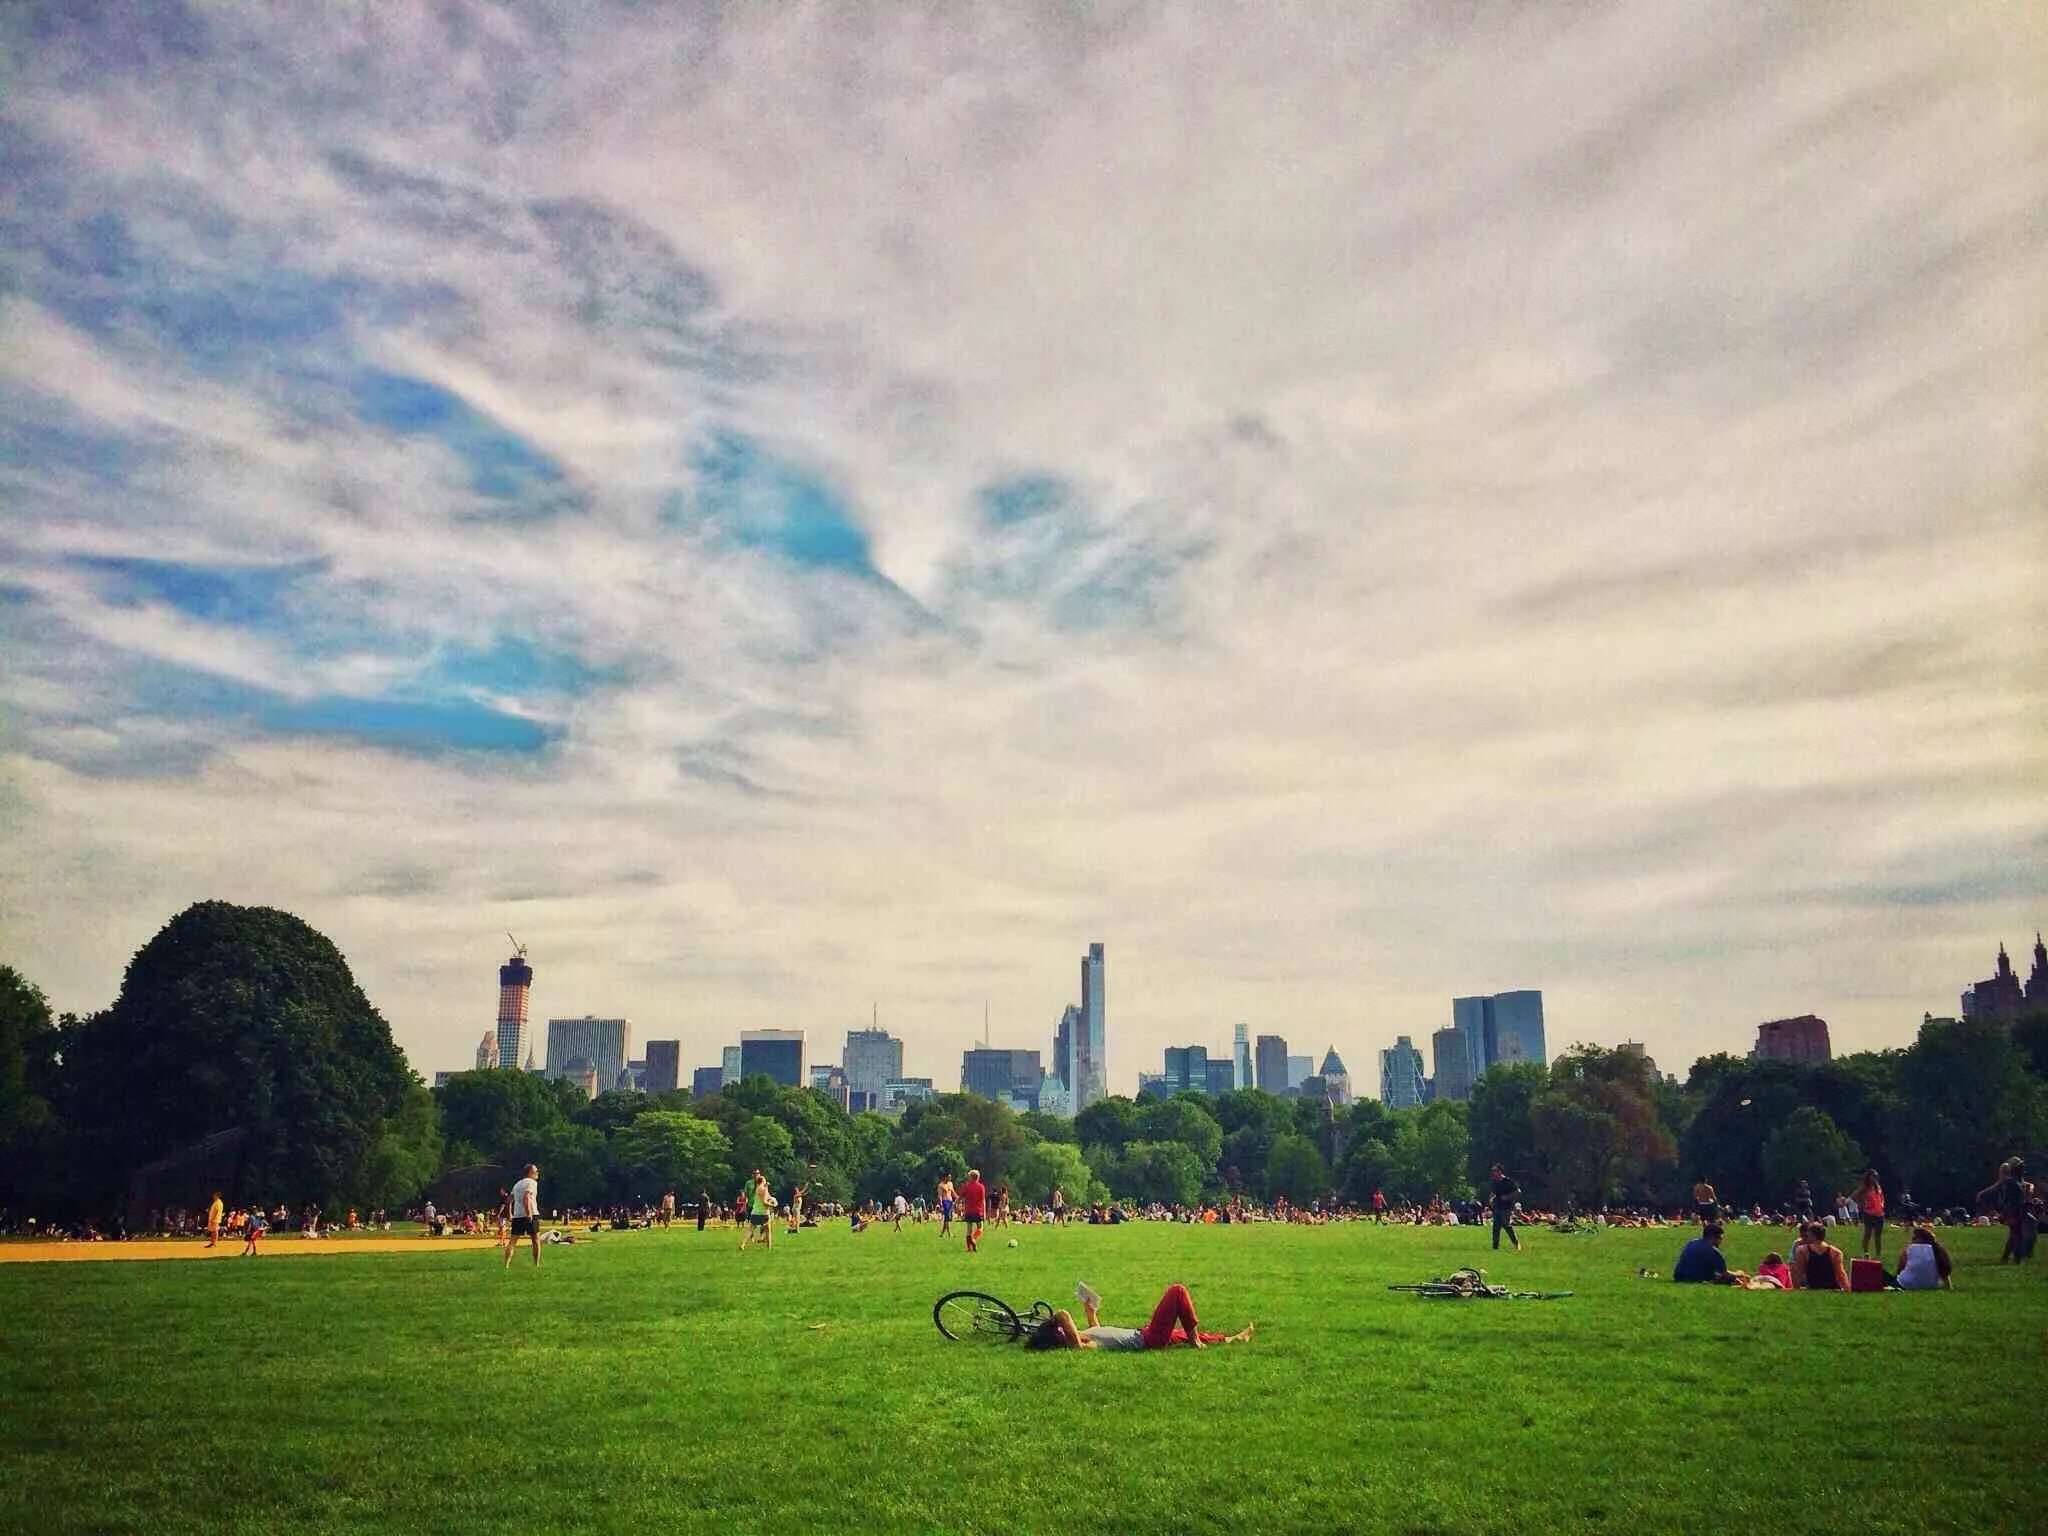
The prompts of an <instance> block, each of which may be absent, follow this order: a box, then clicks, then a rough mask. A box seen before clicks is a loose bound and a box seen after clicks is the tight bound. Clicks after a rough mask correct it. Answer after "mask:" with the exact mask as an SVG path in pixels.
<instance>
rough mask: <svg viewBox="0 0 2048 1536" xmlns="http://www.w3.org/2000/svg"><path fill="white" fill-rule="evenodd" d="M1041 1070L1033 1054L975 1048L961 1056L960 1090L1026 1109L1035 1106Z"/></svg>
mask: <svg viewBox="0 0 2048 1536" xmlns="http://www.w3.org/2000/svg"><path fill="white" fill-rule="evenodd" d="M1044 1076H1045V1073H1044V1071H1043V1070H1042V1069H1041V1068H1040V1066H1039V1064H1038V1052H1036V1051H1009V1050H992V1049H990V1048H989V1047H987V1046H975V1047H974V1048H972V1049H971V1050H967V1051H963V1052H962V1053H961V1055H960V1091H961V1092H962V1093H978V1094H980V1095H981V1096H982V1097H983V1098H984V1099H994V1100H996V1101H997V1102H998V1103H1006V1102H1009V1101H1012V1100H1015V1101H1017V1102H1019V1103H1022V1104H1025V1105H1026V1106H1035V1105H1036V1104H1037V1103H1038V1085H1039V1081H1040V1079H1041V1078H1043V1077H1044Z"/></svg>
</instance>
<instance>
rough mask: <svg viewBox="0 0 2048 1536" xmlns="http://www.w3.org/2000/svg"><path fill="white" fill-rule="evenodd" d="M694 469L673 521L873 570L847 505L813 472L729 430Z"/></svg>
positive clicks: (811, 564) (865, 572) (776, 550)
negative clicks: (692, 486) (691, 483)
mask: <svg viewBox="0 0 2048 1536" xmlns="http://www.w3.org/2000/svg"><path fill="white" fill-rule="evenodd" d="M694 468H695V470H696V486H695V490H694V493H693V494H692V495H691V496H690V497H688V498H682V497H679V498H677V500H676V501H675V502H674V503H672V505H671V508H670V516H671V518H672V519H673V520H676V521H683V522H690V523H695V524H701V525H703V526H706V527H708V528H710V529H712V530H714V531H715V532H717V533H718V534H719V535H721V536H723V537H725V538H727V539H730V540H731V541H732V542H733V543H735V544H738V545H740V546H742V547H744V548H748V549H758V550H762V551H765V552H767V553H770V554H773V555H777V556H779V557H781V558H782V559H785V560H788V561H789V562H790V563H792V564H794V565H798V566H802V567H806V568H809V569H822V570H838V571H846V572H849V573H852V574H854V575H858V576H863V577H876V576H877V575H878V573H877V572H876V570H875V566H874V560H873V558H872V555H871V553H870V550H869V546H868V537H867V534H866V533H864V532H863V531H862V530H861V527H860V525H859V524H858V523H857V522H856V521H855V520H854V516H853V512H852V509H851V508H850V507H848V506H847V504H846V503H845V502H844V501H843V500H841V499H840V497H839V496H838V495H837V493H835V492H834V491H833V490H832V489H831V487H830V486H828V485H827V484H826V483H825V482H824V481H823V480H821V479H819V478H818V477H817V476H816V475H813V474H811V473H810V472H809V471H807V470H804V469H801V468H799V467H797V466H796V465H793V464H790V463H787V462H786V461H784V460H781V459H778V458H776V457H774V456H773V455H771V454H769V453H767V452H765V451H764V450H763V449H762V448H761V447H760V445H759V444H758V443H755V442H754V441H753V440H752V439H750V438H747V437H743V436H741V435H740V434H738V433H734V432H720V433H718V434H716V435H715V436H714V437H713V438H712V439H711V440H710V441H709V442H708V443H706V444H705V445H704V447H703V448H702V449H701V450H699V452H698V453H697V455H696V458H695V462H694Z"/></svg>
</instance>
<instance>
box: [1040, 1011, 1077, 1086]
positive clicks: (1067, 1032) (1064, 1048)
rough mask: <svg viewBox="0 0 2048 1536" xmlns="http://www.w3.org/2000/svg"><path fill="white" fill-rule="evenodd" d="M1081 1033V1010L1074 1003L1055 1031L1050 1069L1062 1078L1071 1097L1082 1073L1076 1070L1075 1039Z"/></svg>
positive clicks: (1057, 1076)
mask: <svg viewBox="0 0 2048 1536" xmlns="http://www.w3.org/2000/svg"><path fill="white" fill-rule="evenodd" d="M1080 1033H1081V1010H1080V1009H1079V1008H1077V1007H1075V1006H1074V1005H1073V1004H1072V1003H1069V1004H1067V1007H1066V1011H1065V1012H1064V1013H1062V1014H1061V1015H1060V1027H1059V1028H1058V1029H1057V1030H1055V1031H1054V1032H1053V1037H1052V1065H1051V1067H1050V1068H1048V1070H1049V1071H1050V1072H1051V1073H1052V1075H1053V1076H1054V1077H1056V1078H1058V1079H1059V1080H1060V1082H1061V1083H1062V1084H1063V1085H1064V1086H1065V1088H1066V1090H1067V1097H1068V1098H1069V1099H1071V1098H1072V1097H1073V1093H1074V1084H1075V1083H1076V1082H1078V1081H1079V1080H1080V1074H1079V1073H1078V1072H1076V1071H1075V1070H1074V1041H1075V1040H1076V1038H1078V1037H1079V1035H1080Z"/></svg>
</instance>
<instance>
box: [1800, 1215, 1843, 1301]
mask: <svg viewBox="0 0 2048 1536" xmlns="http://www.w3.org/2000/svg"><path fill="white" fill-rule="evenodd" d="M1801 1235H1802V1237H1803V1238H1804V1239H1805V1240H1804V1241H1803V1242H1801V1243H1800V1245H1799V1246H1798V1247H1797V1248H1795V1249H1793V1250H1792V1288H1793V1289H1794V1290H1795V1291H1846V1290H1847V1289H1849V1269H1848V1266H1847V1265H1846V1264H1844V1263H1843V1262H1842V1250H1841V1249H1839V1248H1837V1247H1836V1246H1835V1245H1834V1244H1833V1243H1831V1242H1829V1241H1828V1229H1827V1228H1826V1227H1824V1226H1822V1225H1821V1224H1820V1223H1819V1222H1817V1221H1816V1222H1811V1223H1809V1224H1808V1225H1807V1227H1806V1229H1805V1231H1804V1232H1803V1233H1802V1234H1801Z"/></svg>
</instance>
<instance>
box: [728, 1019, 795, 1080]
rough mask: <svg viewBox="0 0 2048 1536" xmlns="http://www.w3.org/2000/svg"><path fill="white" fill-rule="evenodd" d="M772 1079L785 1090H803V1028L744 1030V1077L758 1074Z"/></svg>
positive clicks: (741, 1058) (742, 1033)
mask: <svg viewBox="0 0 2048 1536" xmlns="http://www.w3.org/2000/svg"><path fill="white" fill-rule="evenodd" d="M757 1072H758V1073H760V1074H761V1075H762V1076H764V1077H772V1078H773V1079H775V1081H776V1082H778V1083H780V1084H782V1085H783V1087H785V1088H799V1087H802V1086H803V1084H804V1081H805V1077H806V1072H805V1064H804V1032H803V1031H802V1030H800V1029H743V1030H741V1031H740V1076H741V1077H743V1078H744V1077H752V1076H754V1074H755V1073H757Z"/></svg>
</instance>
